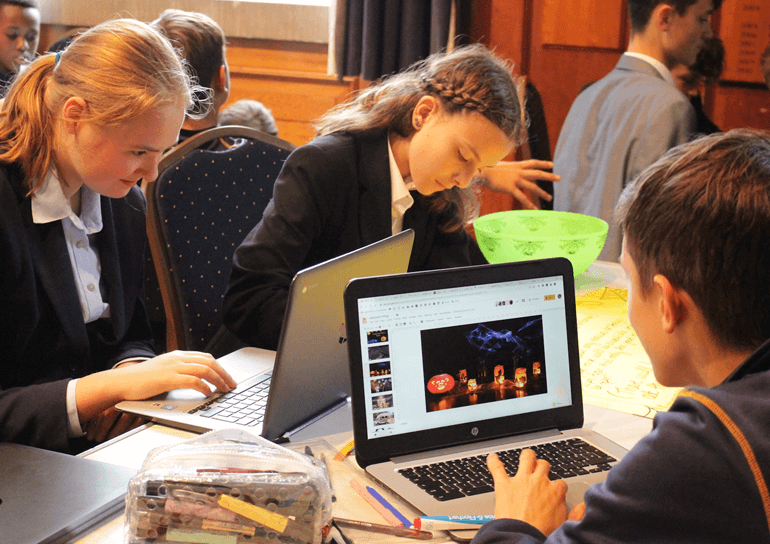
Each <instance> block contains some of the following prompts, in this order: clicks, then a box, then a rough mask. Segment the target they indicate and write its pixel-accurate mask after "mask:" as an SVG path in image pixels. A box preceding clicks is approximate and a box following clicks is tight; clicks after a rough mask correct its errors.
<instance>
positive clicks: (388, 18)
mask: <svg viewBox="0 0 770 544" xmlns="http://www.w3.org/2000/svg"><path fill="white" fill-rule="evenodd" d="M470 2H471V0H335V1H334V2H333V5H332V8H331V9H332V11H331V17H330V38H329V64H330V66H329V68H330V72H331V73H334V74H336V75H337V76H340V77H341V76H359V75H360V76H361V77H363V78H364V79H367V80H374V79H377V78H379V77H381V76H384V75H388V74H392V73H395V72H398V71H400V70H402V69H404V68H406V67H407V66H409V65H411V64H412V63H414V62H415V61H418V60H420V59H424V58H425V57H427V56H428V55H430V54H431V53H435V52H437V51H441V50H445V49H451V47H452V46H453V45H455V44H457V43H466V42H467V41H468V40H469V29H470Z"/></svg>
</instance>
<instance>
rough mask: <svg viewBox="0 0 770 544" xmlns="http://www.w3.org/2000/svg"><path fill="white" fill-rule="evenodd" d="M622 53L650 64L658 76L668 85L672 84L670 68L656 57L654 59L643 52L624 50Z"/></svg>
mask: <svg viewBox="0 0 770 544" xmlns="http://www.w3.org/2000/svg"><path fill="white" fill-rule="evenodd" d="M623 54H624V55H628V56H629V57H634V58H637V59H639V60H643V61H644V62H646V63H647V64H649V65H651V66H652V67H653V68H655V71H656V72H658V73H659V74H660V77H662V78H663V79H664V80H666V82H667V83H668V84H669V85H674V86H675V83H674V76H672V75H671V70H669V69H668V68H666V65H665V64H663V63H662V62H660V61H659V60H658V59H654V58H652V57H650V56H649V55H645V54H643V53H629V52H628V51H626V52H625V53H623Z"/></svg>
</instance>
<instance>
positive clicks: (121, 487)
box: [0, 443, 136, 544]
mask: <svg viewBox="0 0 770 544" xmlns="http://www.w3.org/2000/svg"><path fill="white" fill-rule="evenodd" d="M134 474H136V471H135V470H132V469H128V468H125V467H120V466H117V465H111V464H108V463H101V462H99V461H94V460H91V459H83V458H81V457H75V456H72V455H65V454H63V453H57V452H53V451H47V450H41V449H37V448H31V447H28V446H20V445H18V444H7V443H6V444H0V543H2V544H11V543H14V544H16V543H19V542H44V543H49V542H62V541H64V540H67V541H69V539H70V538H72V537H73V536H74V535H77V534H82V533H83V532H84V531H85V530H87V529H88V528H89V527H92V526H93V524H95V523H97V522H100V521H102V520H104V519H105V518H106V517H108V516H109V515H110V514H113V513H116V512H117V511H118V510H120V509H121V508H124V506H125V502H124V497H125V496H126V491H127V490H128V481H129V479H131V477H132V476H133V475H134Z"/></svg>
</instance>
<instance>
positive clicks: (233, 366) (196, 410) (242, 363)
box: [117, 229, 414, 440]
mask: <svg viewBox="0 0 770 544" xmlns="http://www.w3.org/2000/svg"><path fill="white" fill-rule="evenodd" d="M413 242H414V231H413V230H411V229H409V230H406V231H403V232H401V233H399V234H397V235H395V236H391V237H389V238H385V239H384V240H381V241H379V242H375V243H374V244H370V245H368V246H366V247H363V248H361V249H358V250H356V251H353V252H350V253H347V254H345V255H342V256H340V257H336V258H334V259H331V260H329V261H326V262H324V263H321V264H318V265H315V266H313V267H310V268H307V269H305V270H302V271H300V272H298V273H297V275H296V276H295V277H294V279H293V280H292V282H291V286H290V288H289V298H288V302H287V306H286V313H285V315H284V320H283V327H282V330H281V337H280V340H279V342H278V350H277V351H276V352H272V351H267V350H262V349H257V348H245V349H243V350H238V351H237V352H234V353H232V354H230V355H227V356H225V357H222V358H220V359H219V362H220V363H221V364H222V366H223V367H224V368H225V369H226V370H227V371H228V372H230V374H231V375H232V376H233V378H234V379H235V380H236V381H238V387H237V388H236V389H234V390H233V391H231V392H229V393H226V394H224V395H217V396H216V397H214V398H205V397H204V396H203V395H202V394H200V393H198V392H197V391H194V390H189V389H182V390H176V391H172V392H170V393H167V394H166V395H163V396H162V397H155V398H153V399H149V400H143V401H124V402H121V403H119V404H118V405H117V408H118V409H119V410H121V411H124V412H130V413H134V414H138V415H141V416H144V417H147V418H151V419H152V420H154V421H158V422H161V423H165V424H167V425H171V426H175V427H181V428H183V429H187V430H192V431H195V432H205V431H209V430H213V429H222V428H228V427H245V428H248V429H250V430H251V431H252V432H255V433H261V434H262V436H264V437H265V438H268V439H270V440H276V439H278V438H281V437H283V436H285V435H290V434H292V433H294V432H296V431H298V430H299V429H301V428H303V427H304V426H306V425H308V424H310V423H312V422H313V421H315V420H316V419H318V418H319V417H321V416H323V415H324V414H326V413H328V412H329V411H332V410H334V409H336V408H337V407H339V406H340V405H342V404H344V403H345V402H347V398H348V397H349V396H350V374H349V365H348V359H347V357H348V356H347V346H346V344H345V342H346V332H345V318H344V311H343V304H342V293H343V291H344V289H345V285H346V284H347V283H348V281H349V280H350V279H351V278H357V277H363V276H372V275H379V274H396V273H401V272H405V271H406V270H407V267H408V265H409V257H410V255H411V251H412V244H413ZM273 363H274V364H273Z"/></svg>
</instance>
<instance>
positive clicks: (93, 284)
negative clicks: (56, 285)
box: [31, 170, 110, 437]
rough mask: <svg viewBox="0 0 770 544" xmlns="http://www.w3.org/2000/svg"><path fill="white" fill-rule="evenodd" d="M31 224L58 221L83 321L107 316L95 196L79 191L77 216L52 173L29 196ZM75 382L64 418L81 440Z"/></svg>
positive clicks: (98, 204) (71, 383)
mask: <svg viewBox="0 0 770 544" xmlns="http://www.w3.org/2000/svg"><path fill="white" fill-rule="evenodd" d="M31 205H32V221H33V223H36V224H44V223H52V222H54V221H59V220H61V222H62V228H63V230H64V239H65V241H66V244H67V251H68V252H69V256H70V265H71V266H72V273H73V275H74V277H75V285H76V287H77V290H78V298H79V299H80V307H81V309H82V312H83V321H84V322H85V323H90V322H92V321H96V320H97V319H99V318H101V317H108V316H109V315H110V307H109V304H107V303H106V302H104V299H103V297H102V292H101V288H100V280H101V264H100V262H99V252H98V250H97V248H96V240H95V235H96V233H97V232H99V231H101V230H102V203H101V198H100V197H99V195H98V194H96V193H95V192H93V191H92V190H90V189H89V188H87V187H85V186H83V187H81V188H80V210H81V211H80V216H77V215H76V214H75V212H73V211H72V208H71V207H70V204H69V202H68V201H67V199H66V197H65V196H64V191H63V190H62V187H61V183H59V179H58V178H57V177H56V173H55V172H54V171H53V170H49V171H48V173H47V174H46V177H45V179H44V180H43V183H42V184H41V186H40V188H39V189H38V190H37V192H35V193H34V194H33V195H32V203H31ZM76 388H77V380H76V379H75V380H70V381H69V383H68V384H67V417H68V420H69V434H70V436H73V437H74V436H82V435H83V429H82V427H81V425H80V418H79V416H78V410H77V399H76Z"/></svg>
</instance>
